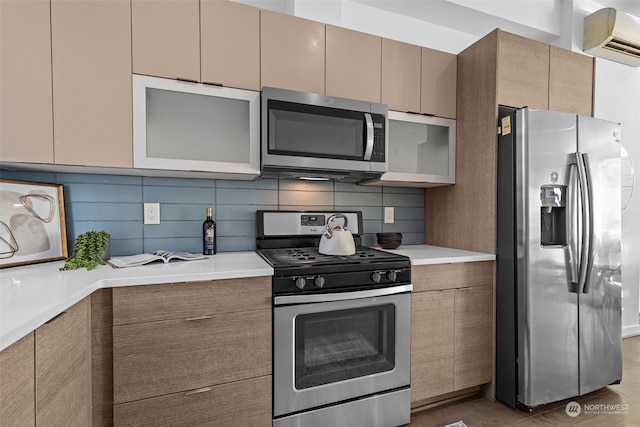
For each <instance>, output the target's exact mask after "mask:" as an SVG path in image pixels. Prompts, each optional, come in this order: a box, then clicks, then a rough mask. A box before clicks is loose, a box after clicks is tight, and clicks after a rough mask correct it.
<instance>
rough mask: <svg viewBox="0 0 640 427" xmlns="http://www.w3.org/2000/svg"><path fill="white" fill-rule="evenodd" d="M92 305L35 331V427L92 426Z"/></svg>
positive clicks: (84, 302) (85, 303) (82, 305)
mask: <svg viewBox="0 0 640 427" xmlns="http://www.w3.org/2000/svg"><path fill="white" fill-rule="evenodd" d="M90 310H91V307H90V302H89V298H85V299H84V300H82V301H80V302H79V303H77V304H75V305H74V306H72V307H71V308H69V309H68V310H67V311H65V312H63V313H62V314H60V315H59V316H57V317H55V318H54V319H52V320H51V321H49V322H48V323H46V324H44V325H42V326H41V327H39V328H38V329H36V333H35V355H36V356H35V357H36V362H35V367H36V373H35V381H36V424H37V425H38V426H39V427H41V426H63V425H64V426H84V425H91V355H90V351H91V343H90V338H91V337H90V334H91V332H90V315H91V313H90Z"/></svg>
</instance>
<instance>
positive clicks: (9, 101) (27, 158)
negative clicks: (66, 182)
mask: <svg viewBox="0 0 640 427" xmlns="http://www.w3.org/2000/svg"><path fill="white" fill-rule="evenodd" d="M0 40H1V42H0V88H1V95H0V123H1V124H2V125H0V159H1V160H2V161H3V162H34V163H53V112H52V104H51V103H52V99H51V90H52V89H51V26H50V6H49V0H33V1H23V0H2V1H0Z"/></svg>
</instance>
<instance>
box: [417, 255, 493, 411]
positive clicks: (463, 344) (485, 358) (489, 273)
mask: <svg viewBox="0 0 640 427" xmlns="http://www.w3.org/2000/svg"><path fill="white" fill-rule="evenodd" d="M412 282H413V285H414V292H413V294H412V296H411V404H412V406H413V407H417V406H421V405H424V404H425V403H431V402H434V401H437V400H438V396H444V395H447V394H448V393H453V392H457V391H461V390H465V389H469V388H472V387H476V386H479V385H482V384H486V383H489V382H491V380H492V366H493V312H494V310H493V261H483V262H469V263H456V264H437V265H424V266H414V268H413V271H412Z"/></svg>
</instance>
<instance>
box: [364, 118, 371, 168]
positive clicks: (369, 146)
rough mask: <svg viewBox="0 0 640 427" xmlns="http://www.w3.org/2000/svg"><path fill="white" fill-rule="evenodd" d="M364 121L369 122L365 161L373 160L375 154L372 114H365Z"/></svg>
mask: <svg viewBox="0 0 640 427" xmlns="http://www.w3.org/2000/svg"><path fill="white" fill-rule="evenodd" d="M364 119H365V121H366V122H367V134H366V135H367V146H366V147H365V150H364V160H371V155H372V154H373V118H372V117H371V114H369V113H364Z"/></svg>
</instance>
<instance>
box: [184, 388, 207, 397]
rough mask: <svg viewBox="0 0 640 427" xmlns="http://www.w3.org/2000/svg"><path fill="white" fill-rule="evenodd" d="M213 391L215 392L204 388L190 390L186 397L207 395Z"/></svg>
mask: <svg viewBox="0 0 640 427" xmlns="http://www.w3.org/2000/svg"><path fill="white" fill-rule="evenodd" d="M211 390H213V389H212V388H211V387H202V388H197V389H195V390H189V391H188V392H186V393H185V394H184V395H185V396H191V395H192V394H200V393H206V392H208V391H211Z"/></svg>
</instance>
